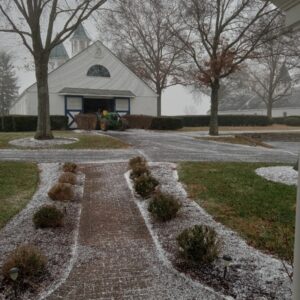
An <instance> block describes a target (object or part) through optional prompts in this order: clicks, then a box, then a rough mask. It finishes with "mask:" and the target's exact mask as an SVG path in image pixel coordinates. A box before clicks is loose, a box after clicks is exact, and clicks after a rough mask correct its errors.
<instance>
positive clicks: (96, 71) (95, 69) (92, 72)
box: [87, 65, 110, 77]
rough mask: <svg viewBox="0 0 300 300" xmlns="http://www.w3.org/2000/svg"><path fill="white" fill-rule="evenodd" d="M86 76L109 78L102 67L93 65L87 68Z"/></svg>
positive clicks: (108, 74) (106, 71)
mask: <svg viewBox="0 0 300 300" xmlns="http://www.w3.org/2000/svg"><path fill="white" fill-rule="evenodd" d="M87 76H95V77H110V73H109V71H108V70H107V69H106V68H105V67H104V66H101V65H94V66H92V67H90V68H89V70H88V72H87Z"/></svg>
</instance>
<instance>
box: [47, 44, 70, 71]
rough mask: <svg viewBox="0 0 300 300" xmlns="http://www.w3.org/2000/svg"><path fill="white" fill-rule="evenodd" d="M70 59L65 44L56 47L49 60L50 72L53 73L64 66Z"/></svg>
mask: <svg viewBox="0 0 300 300" xmlns="http://www.w3.org/2000/svg"><path fill="white" fill-rule="evenodd" d="M68 59H69V55H68V53H67V51H66V48H65V46H64V44H63V43H61V44H58V45H57V46H55V47H54V48H53V49H52V51H51V53H50V59H49V70H50V71H53V70H54V69H56V68H58V67H59V66H61V65H62V64H64V63H65V62H66V61H67V60H68Z"/></svg>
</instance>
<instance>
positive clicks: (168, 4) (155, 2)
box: [100, 0, 183, 116]
mask: <svg viewBox="0 0 300 300" xmlns="http://www.w3.org/2000/svg"><path fill="white" fill-rule="evenodd" d="M111 3H112V5H111V7H110V10H108V11H105V14H103V18H101V19H102V20H103V22H101V23H100V31H101V37H102V38H103V37H105V38H106V40H107V41H109V42H110V43H111V44H112V48H113V49H114V51H115V52H116V54H117V55H118V56H119V57H120V59H121V60H122V61H123V62H124V63H125V64H126V65H127V66H128V67H129V68H131V69H132V70H133V71H134V72H135V73H136V74H137V75H138V76H140V77H141V78H142V79H144V80H145V81H146V82H147V83H149V84H150V86H152V87H153V89H155V91H156V93H157V95H158V101H157V114H158V116H160V115H161V98H162V92H163V90H164V89H165V88H167V87H169V86H172V85H175V84H178V80H177V77H176V74H177V71H178V69H179V68H180V67H181V66H182V63H183V60H182V59H181V56H182V51H181V49H180V48H178V47H176V48H175V47H174V43H175V38H174V34H173V33H172V32H171V31H170V30H169V22H174V18H173V16H174V15H175V6H174V1H170V0H114V1H112V2H111Z"/></svg>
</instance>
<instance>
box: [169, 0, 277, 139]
mask: <svg viewBox="0 0 300 300" xmlns="http://www.w3.org/2000/svg"><path fill="white" fill-rule="evenodd" d="M178 11H179V12H180V18H181V20H180V22H178V24H179V26H172V27H173V31H174V32H175V33H176V35H177V38H178V45H179V47H180V48H181V47H183V46H184V50H185V53H186V54H187V55H188V56H189V57H190V63H189V65H188V68H187V71H186V72H185V74H184V76H185V77H186V78H187V79H188V80H190V81H191V82H194V83H195V84H198V85H200V86H203V85H206V86H208V87H209V88H210V94H211V118H210V130H209V133H210V134H211V135H218V105H219V88H220V82H221V80H222V79H224V78H226V77H228V76H229V75H230V74H232V73H234V72H235V71H237V70H239V69H240V68H241V65H242V64H243V63H244V62H245V60H247V59H248V58H250V57H251V55H252V53H253V51H254V50H255V49H256V48H257V47H259V45H260V44H261V42H262V38H263V37H264V36H265V34H266V33H267V32H269V31H270V30H271V29H272V26H273V25H274V21H275V19H276V17H277V15H278V11H277V10H275V8H274V7H273V6H272V5H271V4H270V2H269V1H261V0H212V1H204V0H187V1H181V2H180V4H179V8H178ZM181 24H184V26H183V27H182V26H181Z"/></svg>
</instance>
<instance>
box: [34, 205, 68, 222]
mask: <svg viewBox="0 0 300 300" xmlns="http://www.w3.org/2000/svg"><path fill="white" fill-rule="evenodd" d="M63 219H64V214H63V213H62V212H61V211H60V210H59V209H57V208H56V207H55V206H53V205H46V206H43V207H41V208H40V209H39V210H38V211H36V212H35V214H34V215H33V218H32V220H33V223H34V225H35V227H36V228H48V227H52V228H54V227H60V226H62V224H63Z"/></svg>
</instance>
